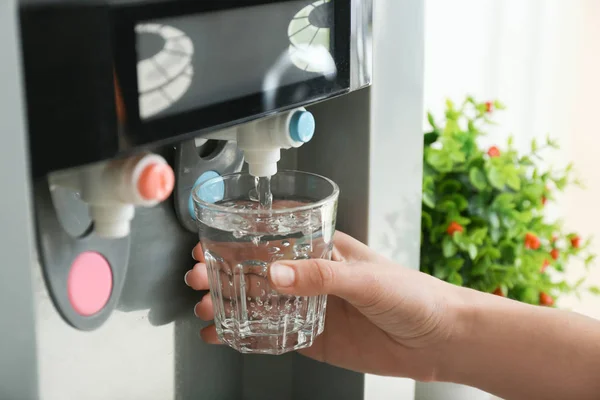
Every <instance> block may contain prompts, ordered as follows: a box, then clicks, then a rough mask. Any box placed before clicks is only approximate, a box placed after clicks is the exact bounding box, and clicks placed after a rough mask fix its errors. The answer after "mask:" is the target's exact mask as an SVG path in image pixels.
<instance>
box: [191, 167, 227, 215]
mask: <svg viewBox="0 0 600 400" xmlns="http://www.w3.org/2000/svg"><path fill="white" fill-rule="evenodd" d="M219 176H221V175H220V174H219V173H218V172H216V171H206V172H205V173H203V174H202V175H200V176H199V177H198V179H196V182H194V186H193V187H192V192H193V191H194V190H198V187H199V186H200V185H201V184H203V183H204V182H206V181H207V180H209V179H213V178H217V177H219ZM198 196H200V198H201V199H202V200H203V201H206V202H207V203H216V202H217V201H221V200H223V197H225V183H223V181H221V182H216V183H215V184H214V185H211V186H209V187H208V188H201V190H200V192H199V193H198ZM188 209H189V212H190V216H191V217H192V219H193V220H194V221H195V220H196V212H195V210H194V198H193V197H192V194H191V193H190V198H189V200H188Z"/></svg>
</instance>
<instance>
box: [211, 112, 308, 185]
mask: <svg viewBox="0 0 600 400" xmlns="http://www.w3.org/2000/svg"><path fill="white" fill-rule="evenodd" d="M315 126H316V124H315V118H314V116H313V115H312V114H311V113H310V112H309V111H306V109H304V108H298V109H296V110H292V111H288V112H285V113H282V114H278V115H275V116H273V117H269V118H265V119H262V120H258V121H253V122H249V123H247V124H244V125H241V126H239V127H237V128H235V135H233V134H232V133H233V132H232V130H231V129H228V130H225V131H221V132H216V133H213V134H211V135H209V136H207V137H208V138H211V139H219V140H235V141H236V142H237V145H238V147H239V148H240V150H242V152H243V153H244V159H245V161H246V163H248V170H249V173H250V175H253V176H256V177H267V176H272V175H275V174H276V173H277V163H278V162H279V160H280V158H281V149H290V148H296V147H300V146H302V145H303V144H304V143H306V142H308V141H310V140H311V139H312V137H313V135H314V133H315Z"/></svg>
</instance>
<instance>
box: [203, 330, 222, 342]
mask: <svg viewBox="0 0 600 400" xmlns="http://www.w3.org/2000/svg"><path fill="white" fill-rule="evenodd" d="M200 337H201V338H202V340H204V341H205V342H206V343H208V344H222V343H221V341H220V340H219V338H218V337H217V328H216V327H215V326H214V325H210V326H207V327H206V328H204V329H202V330H201V331H200Z"/></svg>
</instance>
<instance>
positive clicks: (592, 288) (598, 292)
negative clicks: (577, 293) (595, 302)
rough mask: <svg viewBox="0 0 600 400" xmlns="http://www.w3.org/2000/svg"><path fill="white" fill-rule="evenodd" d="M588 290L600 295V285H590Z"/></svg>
mask: <svg viewBox="0 0 600 400" xmlns="http://www.w3.org/2000/svg"><path fill="white" fill-rule="evenodd" d="M588 291H589V292H590V293H592V294H595V295H597V296H598V295H600V288H599V287H597V286H590V287H589V288H588Z"/></svg>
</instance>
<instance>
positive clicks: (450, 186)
mask: <svg viewBox="0 0 600 400" xmlns="http://www.w3.org/2000/svg"><path fill="white" fill-rule="evenodd" d="M460 187H461V184H460V182H459V181H457V180H456V179H447V180H444V181H443V182H442V183H441V184H440V190H439V191H440V193H444V194H452V193H456V192H458V191H459V190H460Z"/></svg>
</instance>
